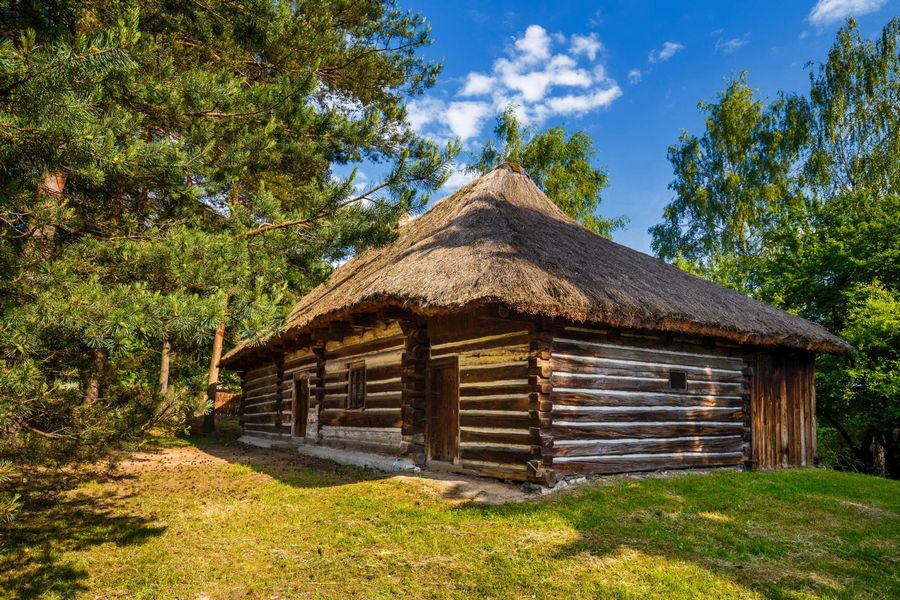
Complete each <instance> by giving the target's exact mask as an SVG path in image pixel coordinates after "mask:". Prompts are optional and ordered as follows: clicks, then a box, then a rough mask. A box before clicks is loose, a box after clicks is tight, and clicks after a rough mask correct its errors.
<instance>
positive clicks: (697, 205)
mask: <svg viewBox="0 0 900 600" xmlns="http://www.w3.org/2000/svg"><path fill="white" fill-rule="evenodd" d="M898 41H900V19H894V20H892V21H891V22H889V23H888V24H887V25H886V26H885V28H884V30H883V31H882V34H881V36H880V37H879V38H877V39H874V40H870V39H867V38H863V37H862V36H860V35H859V32H858V31H857V28H856V24H855V22H853V21H852V20H850V21H848V23H847V24H846V25H845V26H844V27H842V28H841V29H840V30H839V31H838V33H837V38H836V41H835V44H834V46H833V48H832V49H831V51H830V52H829V54H828V59H827V61H826V62H825V63H824V64H821V65H818V66H815V67H814V68H813V69H812V70H811V73H810V92H809V95H808V96H793V95H788V94H783V93H782V94H780V95H779V96H778V97H777V99H776V100H775V101H774V102H772V103H770V104H768V105H766V104H764V103H763V102H762V101H760V100H758V99H756V98H755V97H754V94H753V90H752V89H750V88H749V86H748V84H747V78H746V75H744V74H742V75H741V76H740V77H739V78H738V79H736V80H735V81H733V82H731V83H730V85H729V86H728V87H727V89H726V90H725V91H724V92H723V93H722V94H721V95H720V96H719V98H718V100H717V102H715V103H703V102H701V103H700V108H701V110H703V111H704V112H706V114H707V120H706V130H705V132H704V134H703V135H702V136H701V137H696V136H690V135H688V134H687V133H685V134H682V136H681V138H680V140H679V142H678V144H677V145H675V146H673V147H672V148H670V149H669V158H670V161H671V162H672V165H673V167H674V171H675V179H674V180H673V182H672V184H671V185H670V188H671V189H672V190H673V192H674V194H675V197H674V199H673V200H672V202H671V203H670V204H669V205H668V206H667V207H666V209H665V211H664V215H663V221H662V222H661V223H660V224H659V225H656V226H655V227H653V228H651V230H650V232H651V234H652V235H653V249H654V251H655V252H656V253H657V254H658V255H659V256H660V257H662V258H664V259H667V260H670V261H672V262H674V263H675V264H677V265H679V266H681V267H682V268H685V269H687V270H689V271H692V272H695V273H697V274H700V275H702V276H704V277H707V278H709V279H712V280H714V281H717V282H719V283H723V284H725V285H728V286H731V287H733V288H735V289H737V290H740V291H742V292H744V293H747V294H751V295H754V296H756V297H758V298H760V299H762V300H765V301H768V302H771V303H773V304H775V305H777V306H780V307H782V308H784V309H786V310H788V311H791V312H795V313H798V314H801V315H803V316H805V317H807V318H809V319H812V320H814V321H817V322H819V323H822V324H823V325H825V326H826V327H828V328H829V329H830V330H832V331H835V332H839V333H842V334H843V335H844V336H845V337H846V338H847V339H848V341H850V342H851V343H852V344H854V345H855V346H856V349H855V351H854V352H853V353H852V354H851V355H850V356H848V357H845V358H833V357H821V358H820V359H819V367H820V369H819V372H820V378H819V385H818V394H817V400H818V404H819V412H820V417H823V419H822V422H823V423H824V424H825V425H826V426H827V427H828V428H829V429H828V431H826V432H825V437H826V438H827V440H829V441H830V442H831V443H830V444H829V445H828V447H829V454H830V455H831V456H832V457H834V460H836V461H837V464H842V465H843V466H856V467H859V468H867V469H871V468H873V466H872V462H873V459H872V451H871V448H872V447H873V446H872V444H873V441H874V442H875V443H876V445H880V446H881V447H882V448H884V451H885V453H886V463H887V465H886V468H887V471H888V472H889V473H891V474H892V475H893V476H895V477H898V476H900V436H898V433H897V432H898V431H900V430H898V427H900V422H898V421H897V418H896V415H897V413H898V410H900V394H898V393H897V390H896V388H895V387H893V386H895V385H896V382H895V379H896V371H897V363H896V353H897V352H898V345H897V344H898V339H897V338H896V336H895V335H894V333H891V332H890V327H892V324H891V323H892V321H891V320H890V319H888V318H887V315H888V311H889V310H890V309H891V308H893V307H894V305H893V304H892V302H894V301H895V300H892V299H896V297H897V295H898V294H900V112H898V111H897V98H898V97H900V51H898ZM875 282H877V283H875ZM837 439H840V440H841V444H843V446H844V447H843V448H840V447H838V446H837V445H836V444H835V443H834V442H835V441H836V440H837Z"/></svg>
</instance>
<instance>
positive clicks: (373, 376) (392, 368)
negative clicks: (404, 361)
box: [366, 361, 403, 381]
mask: <svg viewBox="0 0 900 600" xmlns="http://www.w3.org/2000/svg"><path fill="white" fill-rule="evenodd" d="M402 375H403V365H401V364H400V361H397V364H393V365H384V366H377V367H366V379H369V380H371V381H380V380H382V379H395V378H397V377H401V376H402Z"/></svg>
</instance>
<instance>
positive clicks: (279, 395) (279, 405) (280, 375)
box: [275, 353, 290, 437]
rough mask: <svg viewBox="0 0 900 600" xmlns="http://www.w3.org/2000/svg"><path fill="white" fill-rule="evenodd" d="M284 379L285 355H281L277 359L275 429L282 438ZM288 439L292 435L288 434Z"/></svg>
mask: <svg viewBox="0 0 900 600" xmlns="http://www.w3.org/2000/svg"><path fill="white" fill-rule="evenodd" d="M283 379H284V353H281V354H278V355H277V356H276V357H275V381H277V382H278V383H277V384H276V389H275V429H276V430H277V434H278V437H281V435H282V433H281V424H282V421H281V411H282V410H283V406H284V404H283V402H282V400H283V395H284V390H282V389H281V388H282V387H283V381H282V380H283ZM288 437H290V434H288Z"/></svg>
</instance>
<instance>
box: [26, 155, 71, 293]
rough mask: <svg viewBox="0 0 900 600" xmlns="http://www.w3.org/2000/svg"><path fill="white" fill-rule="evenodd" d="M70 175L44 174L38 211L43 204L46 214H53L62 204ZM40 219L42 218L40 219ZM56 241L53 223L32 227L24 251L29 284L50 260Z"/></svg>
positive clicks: (39, 193) (59, 172)
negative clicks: (40, 266)
mask: <svg viewBox="0 0 900 600" xmlns="http://www.w3.org/2000/svg"><path fill="white" fill-rule="evenodd" d="M67 179H68V174H67V173H66V172H65V171H55V172H53V173H49V172H48V173H44V176H43V180H42V181H41V184H40V185H39V186H38V189H37V196H38V199H39V201H41V202H39V203H38V206H39V208H38V211H39V212H40V211H41V208H40V206H41V203H43V205H44V208H45V209H46V212H48V213H52V212H53V211H54V209H55V208H56V206H55V205H58V204H60V203H61V201H62V198H63V190H64V189H65V187H66V180H67ZM38 218H39V219H40V217H38ZM55 239H56V225H54V224H52V223H37V224H34V225H32V226H31V231H30V232H29V236H28V239H27V240H26V241H25V247H24V248H23V249H22V258H23V260H24V262H25V277H26V279H27V280H28V282H29V283H34V281H35V278H36V276H37V269H38V265H40V263H42V262H44V261H46V260H47V259H48V258H50V254H51V253H52V251H53V242H54V240H55Z"/></svg>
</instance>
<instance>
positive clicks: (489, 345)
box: [431, 332, 529, 356]
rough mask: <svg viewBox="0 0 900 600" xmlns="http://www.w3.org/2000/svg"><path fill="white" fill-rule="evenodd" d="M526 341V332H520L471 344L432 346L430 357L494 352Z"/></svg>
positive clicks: (475, 341)
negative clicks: (482, 351)
mask: <svg viewBox="0 0 900 600" xmlns="http://www.w3.org/2000/svg"><path fill="white" fill-rule="evenodd" d="M528 339H529V338H528V332H522V333H516V334H512V335H504V336H502V337H499V338H493V337H492V338H485V339H483V340H474V341H471V342H465V343H460V344H453V345H449V346H440V347H436V346H432V348H431V355H432V356H447V355H452V354H462V353H464V352H472V351H477V350H496V349H498V348H507V347H510V346H519V345H527V344H528Z"/></svg>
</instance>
